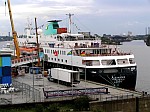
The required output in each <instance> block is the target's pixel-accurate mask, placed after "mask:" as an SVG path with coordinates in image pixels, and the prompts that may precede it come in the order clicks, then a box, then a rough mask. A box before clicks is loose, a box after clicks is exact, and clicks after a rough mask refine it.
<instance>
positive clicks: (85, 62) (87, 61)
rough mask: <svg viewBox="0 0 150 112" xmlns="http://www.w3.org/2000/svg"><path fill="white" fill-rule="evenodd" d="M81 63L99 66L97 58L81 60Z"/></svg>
mask: <svg viewBox="0 0 150 112" xmlns="http://www.w3.org/2000/svg"><path fill="white" fill-rule="evenodd" d="M82 64H83V65H86V66H99V65H100V61H99V60H82Z"/></svg>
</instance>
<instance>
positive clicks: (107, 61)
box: [101, 59, 116, 65]
mask: <svg viewBox="0 0 150 112" xmlns="http://www.w3.org/2000/svg"><path fill="white" fill-rule="evenodd" d="M101 62H102V65H116V61H115V60H114V59H109V60H102V61H101Z"/></svg>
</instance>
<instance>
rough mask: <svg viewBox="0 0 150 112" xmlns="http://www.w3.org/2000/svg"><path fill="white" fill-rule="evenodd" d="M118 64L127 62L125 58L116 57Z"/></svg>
mask: <svg viewBox="0 0 150 112" xmlns="http://www.w3.org/2000/svg"><path fill="white" fill-rule="evenodd" d="M117 63H118V65H123V64H129V62H128V60H127V59H117Z"/></svg>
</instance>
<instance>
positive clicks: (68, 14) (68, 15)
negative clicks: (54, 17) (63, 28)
mask: <svg viewBox="0 0 150 112" xmlns="http://www.w3.org/2000/svg"><path fill="white" fill-rule="evenodd" d="M66 15H68V16H69V33H70V34H71V23H72V22H71V16H73V15H74V14H71V13H69V14H66Z"/></svg>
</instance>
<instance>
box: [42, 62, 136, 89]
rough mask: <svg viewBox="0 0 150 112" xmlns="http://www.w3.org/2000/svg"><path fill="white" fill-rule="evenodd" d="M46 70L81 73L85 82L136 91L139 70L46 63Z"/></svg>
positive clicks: (133, 68)
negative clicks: (76, 71) (56, 69)
mask: <svg viewBox="0 0 150 112" xmlns="http://www.w3.org/2000/svg"><path fill="white" fill-rule="evenodd" d="M44 67H45V69H50V68H55V67H59V68H65V69H73V70H79V71H81V75H80V77H81V78H82V79H84V80H90V81H94V82H99V83H102V84H107V85H111V86H115V87H119V88H124V89H130V90H135V86H136V78H137V68H136V66H134V67H133V66H132V67H117V68H86V69H85V68H80V67H76V66H69V65H62V64H58V63H50V62H45V64H44Z"/></svg>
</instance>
